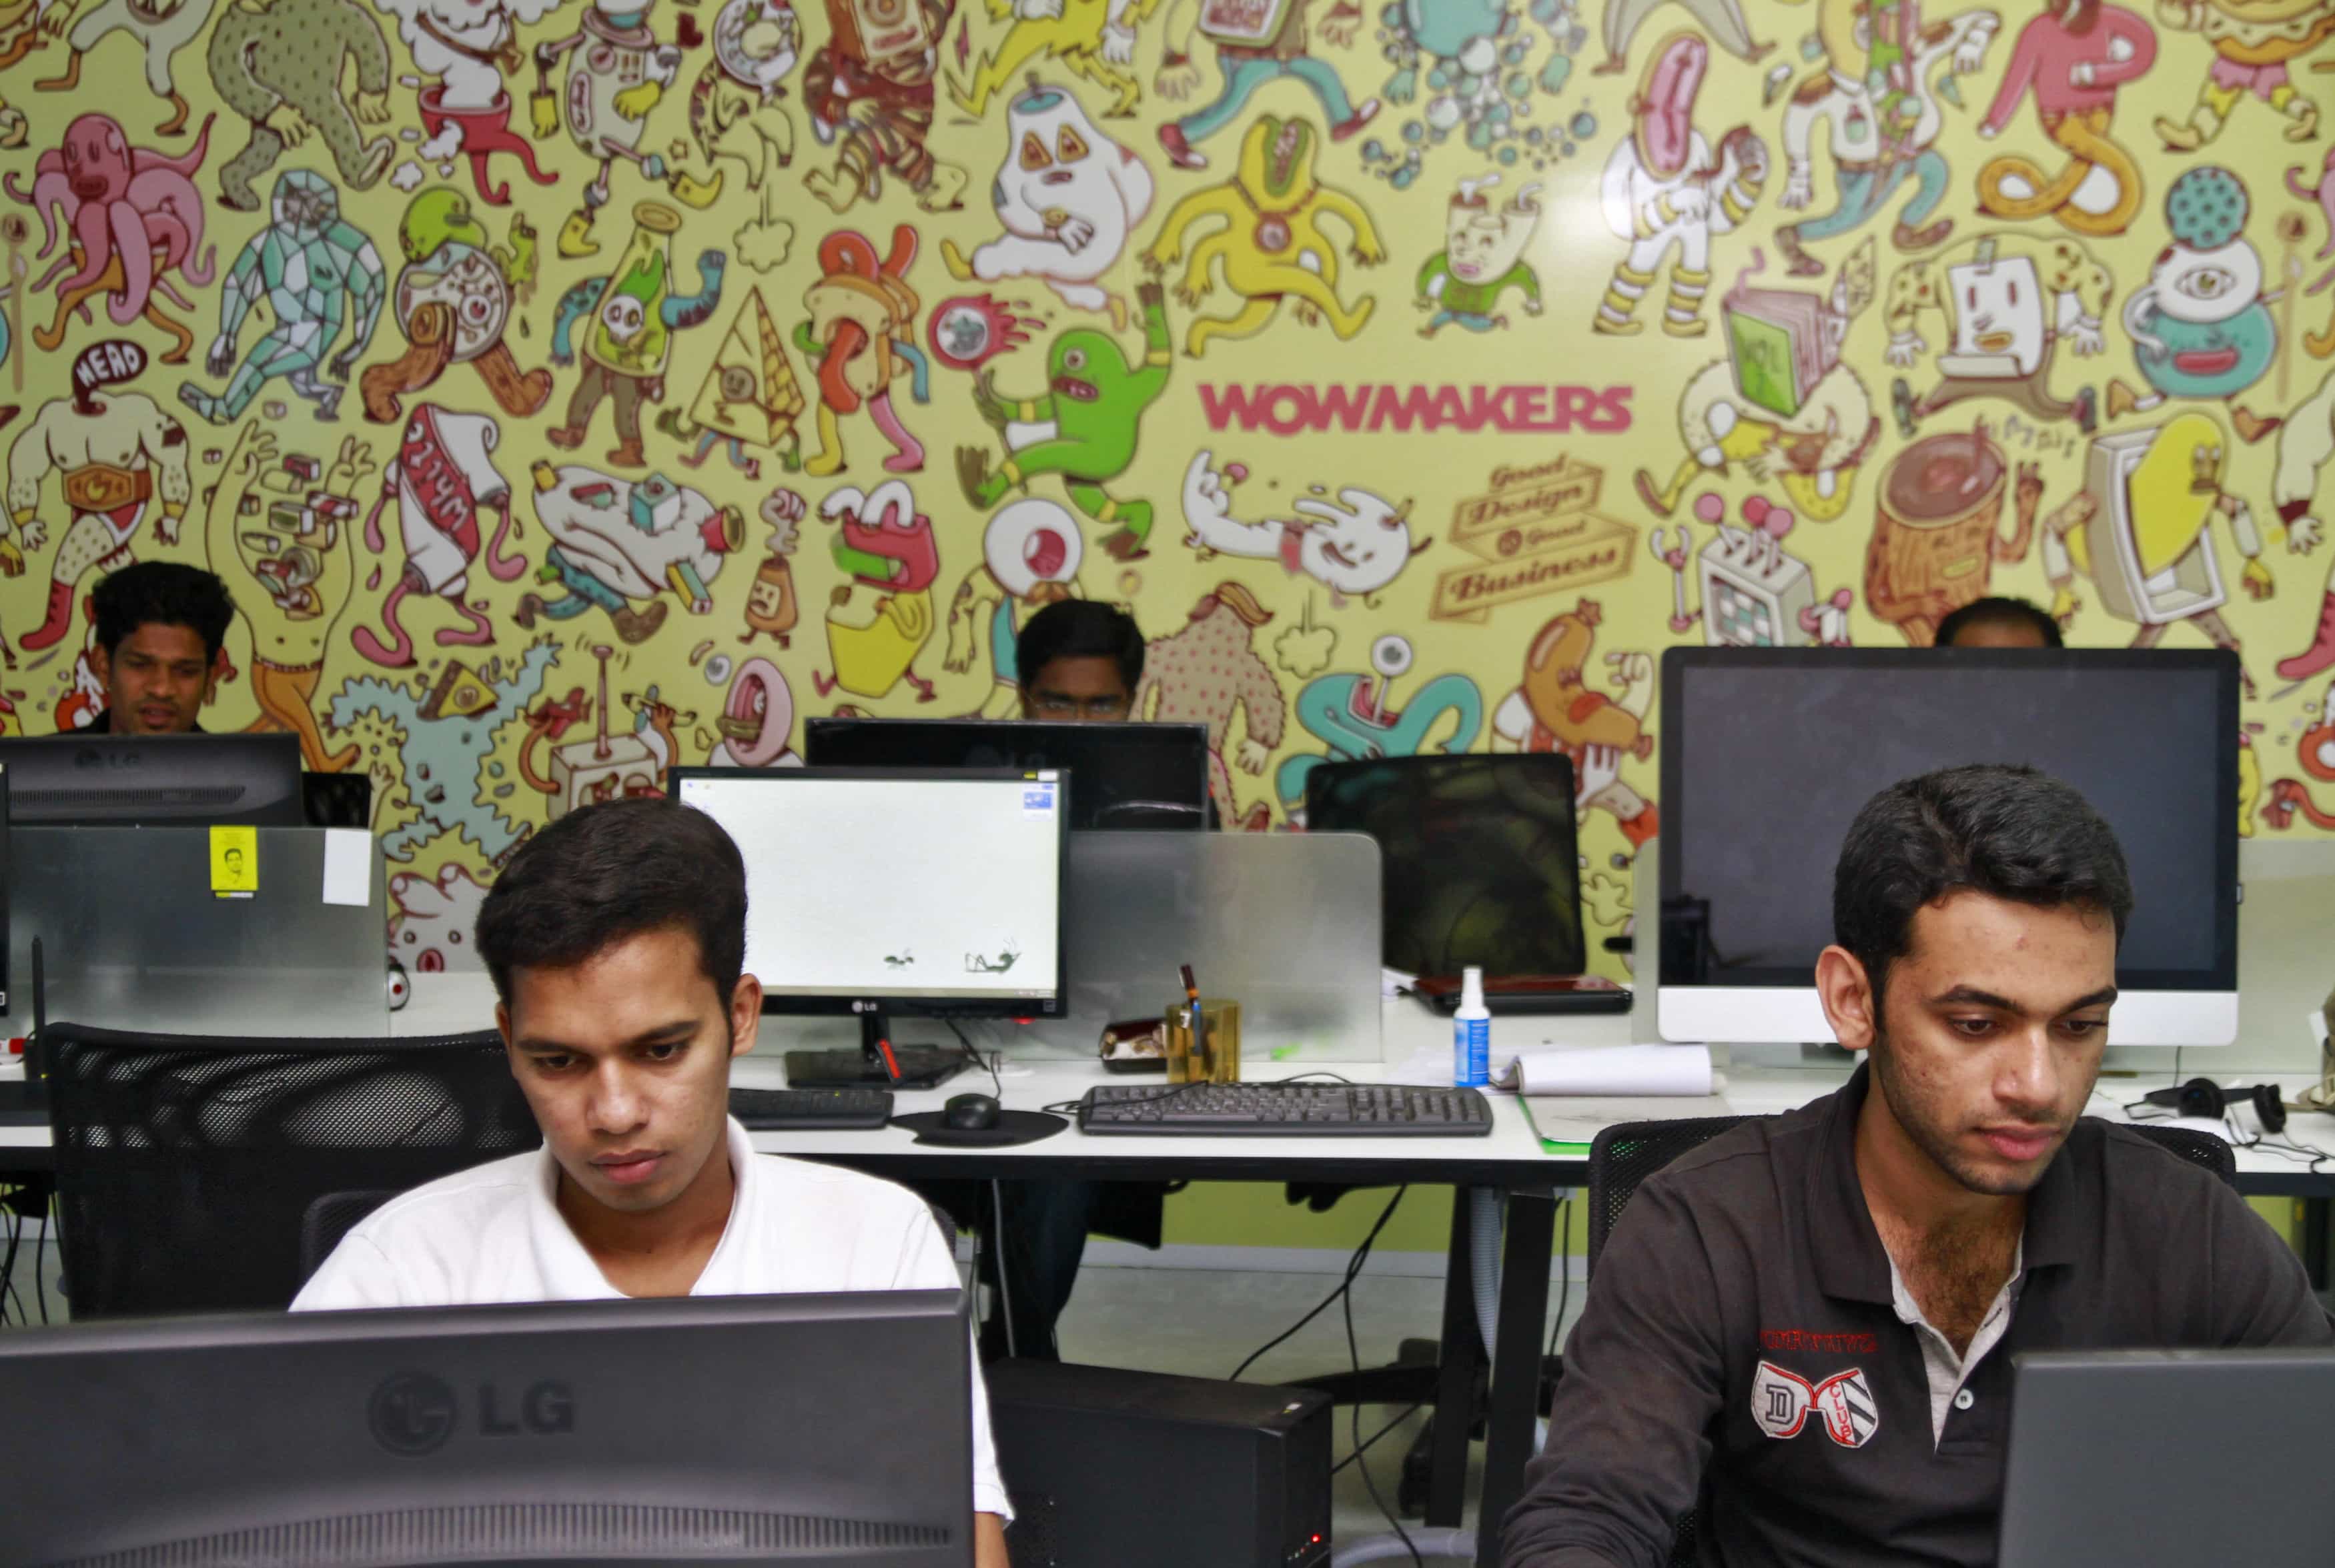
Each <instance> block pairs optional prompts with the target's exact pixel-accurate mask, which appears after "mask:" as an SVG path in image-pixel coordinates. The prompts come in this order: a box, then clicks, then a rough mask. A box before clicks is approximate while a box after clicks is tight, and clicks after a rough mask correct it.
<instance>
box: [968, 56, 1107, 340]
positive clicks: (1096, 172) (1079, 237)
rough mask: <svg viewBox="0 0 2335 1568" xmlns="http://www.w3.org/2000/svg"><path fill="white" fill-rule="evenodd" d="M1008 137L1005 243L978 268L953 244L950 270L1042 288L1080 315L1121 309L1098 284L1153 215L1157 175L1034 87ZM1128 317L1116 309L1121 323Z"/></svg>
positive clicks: (1002, 174)
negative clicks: (1039, 282)
mask: <svg viewBox="0 0 2335 1568" xmlns="http://www.w3.org/2000/svg"><path fill="white" fill-rule="evenodd" d="M1005 131H1006V137H1007V142H1006V150H1005V162H1004V165H1003V167H1002V168H1001V169H998V171H997V183H996V184H995V185H994V186H993V187H992V188H991V191H990V200H991V203H992V205H993V206H994V207H995V208H996V209H997V220H998V221H999V222H1000V223H1002V224H1003V225H1004V226H1005V235H1004V237H1003V238H1001V239H993V240H991V241H990V242H989V243H988V244H986V245H983V246H980V247H976V248H975V249H974V253H973V257H972V260H971V262H970V264H968V263H967V262H966V261H965V258H964V256H961V255H959V254H958V252H957V250H956V247H954V245H953V244H944V245H943V246H942V248H941V254H942V257H943V259H944V260H945V261H946V262H947V263H948V266H949V270H950V271H951V272H952V273H954V274H955V275H956V276H957V277H958V279H959V280H960V281H971V280H973V279H975V278H978V279H979V280H981V281H982V282H983V283H993V282H995V281H996V280H998V279H999V278H1006V277H1036V278H1042V279H1044V280H1045V281H1046V283H1047V284H1049V285H1051V286H1052V288H1053V290H1054V292H1055V293H1056V294H1059V295H1061V296H1062V298H1063V300H1064V301H1065V302H1067V303H1068V304H1070V305H1074V306H1076V307H1077V308H1078V309H1080V310H1102V309H1104V308H1106V307H1109V306H1113V305H1114V303H1115V302H1114V296H1113V295H1111V294H1110V292H1109V290H1107V289H1105V288H1104V287H1103V286H1101V285H1100V283H1099V282H1098V281H1097V280H1098V279H1100V278H1101V277H1103V276H1105V275H1107V274H1108V273H1109V272H1110V270H1111V269H1112V268H1113V267H1115V266H1118V265H1119V256H1120V254H1121V253H1122V252H1124V251H1125V250H1126V248H1127V243H1128V240H1129V237H1130V236H1132V235H1133V233H1134V232H1135V227H1136V225H1138V223H1140V222H1142V221H1143V218H1144V216H1145V215H1146V214H1147V213H1148V212H1149V211H1150V210H1151V198H1152V195H1153V185H1152V179H1151V170H1149V169H1146V168H1145V167H1144V166H1143V161H1142V160H1140V159H1138V158H1137V157H1136V156H1135V154H1134V152H1133V151H1131V150H1129V149H1128V148H1126V147H1124V146H1122V145H1120V144H1119V142H1116V141H1114V140H1111V139H1110V138H1109V136H1107V135H1105V134H1104V133H1103V132H1102V131H1100V130H1098V129H1096V127H1095V123H1094V121H1091V120H1089V119H1088V118H1087V111H1085V110H1084V109H1082V108H1080V106H1079V101H1078V100H1077V99H1075V98H1073V97H1071V95H1070V93H1069V92H1065V91H1064V90H1062V89H1061V88H1059V87H1048V86H1045V85H1043V84H1033V85H1032V87H1030V88H1029V90H1028V91H1026V92H1023V93H1022V94H1021V95H1020V96H1019V97H1017V98H1015V99H1014V100H1013V102H1012V104H1011V105H1010V106H1009V108H1008V109H1007V111H1006V117H1005ZM1124 312H1125V305H1124V302H1116V308H1114V309H1113V311H1112V314H1113V315H1114V316H1119V315H1124Z"/></svg>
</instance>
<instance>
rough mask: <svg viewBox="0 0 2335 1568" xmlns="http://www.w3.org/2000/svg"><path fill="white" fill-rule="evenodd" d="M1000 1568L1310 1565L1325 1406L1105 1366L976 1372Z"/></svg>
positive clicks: (1326, 1445) (1262, 1386)
mask: <svg viewBox="0 0 2335 1568" xmlns="http://www.w3.org/2000/svg"><path fill="white" fill-rule="evenodd" d="M988 1380H989V1413H990V1424H991V1427H992V1428H993V1430H994V1431H995V1433H996V1437H997V1465H998V1468H999V1470H1000V1471H1001V1472H1003V1476H1004V1480H1005V1490H1006V1493H1007V1495H1009V1496H1010V1497H1011V1498H1012V1502H1013V1512H1014V1520H1013V1524H1012V1526H1011V1527H1010V1528H1009V1529H1008V1530H1007V1531H1006V1534H1005V1540H1006V1544H1007V1546H1008V1547H1009V1549H1010V1550H1011V1552H1012V1558H1013V1565H1014V1568H1196V1565H1197V1564H1201V1563H1205V1564H1206V1565H1207V1568H1320V1565H1321V1564H1324V1563H1328V1562H1329V1561H1330V1442H1331V1418H1330V1399H1329V1396H1327V1395H1326V1394H1321V1393H1317V1392H1315V1391H1313V1389H1284V1388H1276V1387H1274V1386H1273V1385H1272V1384H1269V1383H1226V1382H1219V1381H1216V1379H1210V1378H1176V1377H1168V1376H1166V1375H1164V1374H1161V1373H1157V1372H1130V1371H1123V1370H1119V1369H1118V1368H1115V1367H1081V1366H1068V1365H1061V1364H1057V1363H1054V1362H1051V1361H999V1362H994V1363H993V1364H992V1365H991V1366H990V1367H989V1368H988Z"/></svg>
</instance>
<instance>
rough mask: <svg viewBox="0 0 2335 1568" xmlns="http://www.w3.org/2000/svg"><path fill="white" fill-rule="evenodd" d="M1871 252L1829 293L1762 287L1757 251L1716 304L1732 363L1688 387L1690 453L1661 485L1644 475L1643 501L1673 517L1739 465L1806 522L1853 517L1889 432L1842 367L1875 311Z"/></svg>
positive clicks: (1863, 251) (1683, 407)
mask: <svg viewBox="0 0 2335 1568" xmlns="http://www.w3.org/2000/svg"><path fill="white" fill-rule="evenodd" d="M1873 258H1874V244H1873V240H1872V238H1871V237H1866V239H1865V242H1864V243H1863V244H1861V245H1859V246H1858V247H1856V249H1855V250H1854V251H1853V252H1851V253H1850V255H1849V257H1848V260H1847V261H1846V263H1844V264H1843V265H1842V266H1841V269H1840V272H1839V274H1838V276H1836V277H1835V278H1834V279H1833V286H1832V288H1831V291H1830V292H1829V293H1828V294H1826V295H1813V294H1807V293H1803V292H1801V291H1798V290H1793V289H1771V288H1761V287H1757V286H1753V284H1752V283H1751V278H1752V277H1753V276H1755V275H1756V274H1758V273H1759V271H1760V270H1761V269H1762V267H1763V266H1764V265H1765V258H1764V257H1763V256H1761V255H1760V253H1759V252H1758V251H1756V250H1755V251H1753V252H1752V265H1751V266H1749V267H1747V268H1745V269H1744V270H1743V271H1742V272H1740V273H1739V274H1737V276H1736V279H1735V282H1734V284H1733V285H1732V286H1730V287H1729V289H1728V291H1727V294H1726V295H1725V296H1724V297H1723V298H1722V299H1721V300H1720V319H1721V323H1722V324H1723V325H1724V327H1725V328H1726V332H1727V337H1728V349H1729V353H1728V356H1727V357H1726V358H1725V359H1720V360H1714V361H1712V362H1711V363H1709V364H1707V365H1705V366H1703V367H1702V369H1701V370H1700V371H1698V372H1696V373H1694V374H1693V375H1692V376H1691V377H1689V378H1688V380H1687V383H1686V387H1685V390H1684V391H1683V392H1681V393H1680V395H1679V413H1678V423H1679V437H1680V440H1681V443H1682V444H1683V445H1684V446H1685V448H1686V453H1685V455H1684V456H1683V457H1682V458H1681V459H1680V460H1679V465H1678V467H1677V468H1676V469H1674V470H1673V471H1672V472H1671V477H1670V479H1669V480H1668V481H1667V482H1665V483H1663V484H1662V485H1660V486H1657V485H1656V484H1655V483H1654V479H1653V476H1652V474H1650V473H1648V472H1647V471H1646V470H1645V469H1639V470H1638V471H1637V475H1636V485H1637V491H1638V498H1639V499H1640V500H1642V501H1643V502H1645V504H1646V506H1647V507H1648V508H1651V509H1652V510H1653V511H1654V512H1656V513H1658V514H1660V515H1662V516H1663V517H1668V516H1670V515H1671V512H1672V511H1673V510H1675V509H1676V508H1677V507H1678V504H1679V499H1680V498H1681V496H1683V495H1684V494H1685V493H1686V489H1687V487H1688V486H1689V485H1690V484H1691V483H1693V482H1694V480H1695V479H1697V478H1698V477H1706V478H1720V477H1724V476H1725V475H1726V474H1727V473H1728V471H1729V465H1730V464H1732V463H1738V462H1739V463H1742V464H1743V465H1744V467H1745V468H1746V469H1748V470H1749V472H1750V474H1751V477H1752V478H1753V479H1758V480H1759V481H1760V482H1762V483H1765V482H1767V481H1768V479H1770V478H1771V477H1772V478H1773V479H1775V480H1776V481H1777V482H1778V483H1779V484H1780V485H1782V487H1783V489H1784V492H1785V494H1786V496H1787V497H1788V498H1789V499H1790V500H1791V503H1792V505H1793V507H1794V508H1797V511H1798V513H1799V515H1800V516H1802V517H1805V518H1808V519H1810V520H1811V521H1814V522H1819V523H1827V522H1831V521H1832V520H1833V519H1834V518H1838V517H1839V516H1841V515H1842V514H1843V513H1844V512H1846V511H1847V509H1848V504H1849V498H1850V496H1851V494H1852V493H1853V491H1854V489H1855V483H1856V474H1857V469H1859V467H1860V466H1862V464H1863V463H1864V460H1865V455H1866V454H1867V453H1868V452H1870V451H1871V450H1873V444H1874V442H1875V440H1878V439H1879V437H1880V434H1881V421H1880V417H1879V416H1878V415H1876V414H1875V412H1874V411H1873V399H1872V396H1871V394H1870V393H1868V392H1866V391H1865V382H1863V380H1861V379H1860V378H1859V377H1858V375H1857V373H1856V372H1855V370H1854V369H1853V368H1851V367H1850V366H1849V365H1847V364H1846V363H1842V361H1841V357H1840V352H1841V347H1842V344H1845V343H1846V340H1847V337H1848V328H1849V324H1850V323H1851V322H1853V321H1855V318H1856V317H1857V316H1858V315H1861V314H1862V313H1863V312H1864V310H1865V307H1866V306H1867V305H1870V304H1871V303H1872V302H1873V295H1874V292H1875V277H1874V259H1873Z"/></svg>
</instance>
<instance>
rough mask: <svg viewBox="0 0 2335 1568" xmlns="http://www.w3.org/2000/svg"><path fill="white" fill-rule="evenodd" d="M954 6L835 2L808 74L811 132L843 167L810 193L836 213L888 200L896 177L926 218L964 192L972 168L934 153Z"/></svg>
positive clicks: (809, 182)
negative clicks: (945, 42)
mask: <svg viewBox="0 0 2335 1568" xmlns="http://www.w3.org/2000/svg"><path fill="white" fill-rule="evenodd" d="M955 13H956V0H827V20H828V42H827V43H826V44H822V45H820V47H819V52H818V53H815V54H813V55H812V56H811V58H810V64H809V66H808V67H806V68H805V70H804V73H803V96H804V100H805V103H806V106H807V107H808V109H809V113H810V128H811V134H813V135H814V136H816V137H818V138H819V140H820V142H821V143H823V144H828V143H832V144H835V145H836V157H835V166H834V167H833V168H832V169H812V170H811V171H810V172H809V174H807V175H805V176H804V177H803V188H804V189H806V190H809V192H810V193H811V194H812V195H813V196H815V197H817V198H819V200H821V201H823V202H825V203H827V205H828V207H829V208H832V209H834V210H835V211H836V212H838V213H841V212H846V211H848V210H849V209H850V207H851V204H852V203H853V202H855V201H858V200H860V199H862V198H865V199H867V200H869V201H874V200H876V199H877V198H879V197H881V196H882V195H883V194H884V179H885V177H886V176H887V175H889V176H890V177H892V178H893V179H897V180H898V181H899V182H900V183H901V184H902V185H903V186H905V187H906V188H907V189H908V192H909V194H910V195H911V196H913V197H914V198H916V206H917V207H918V208H920V209H921V210H923V211H925V212H946V211H948V210H950V209H951V208H954V207H955V206H957V204H958V198H959V197H961V196H963V195H964V187H965V172H964V169H960V168H958V167H957V166H956V165H955V164H954V163H949V162H946V161H945V160H942V159H940V158H939V157H937V156H935V153H934V152H933V150H932V147H931V139H932V131H933V85H934V82H935V79H936V78H937V76H938V74H939V71H940V47H941V40H942V38H943V37H944V36H945V35H946V34H947V33H948V29H949V22H950V19H951V18H952V17H953V16H954V15H955Z"/></svg>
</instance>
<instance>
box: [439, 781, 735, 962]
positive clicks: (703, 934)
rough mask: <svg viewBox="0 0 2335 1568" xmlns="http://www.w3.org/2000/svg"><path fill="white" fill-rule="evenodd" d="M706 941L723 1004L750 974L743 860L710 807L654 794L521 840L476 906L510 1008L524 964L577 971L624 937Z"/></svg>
mask: <svg viewBox="0 0 2335 1568" xmlns="http://www.w3.org/2000/svg"><path fill="white" fill-rule="evenodd" d="M676 927H677V928H679V929H681V930H684V931H687V932H688V933H690V934H692V935H693V936H694V937H696V938H697V963H698V967H699V968H700V969H702V971H704V973H705V978H706V979H707V980H709V981H712V982H713V989H714V990H715V991H717V992H720V993H721V995H722V1002H723V1004H724V1005H725V1006H726V1005H727V1004H728V1002H729V1000H730V993H731V992H733V991H735V990H737V988H738V976H739V975H740V974H741V973H742V972H743V971H744V969H745V967H746V862H745V860H744V858H743V857H741V856H740V855H739V853H738V846H737V845H736V844H734V843H732V841H731V838H730V835H729V834H727V833H725V832H723V831H722V825H721V824H720V823H718V822H716V821H714V820H713V818H711V817H708V816H707V815H706V814H705V813H704V812H702V811H697V810H693V809H692V808H689V807H686V806H683V805H679V804H677V803H675V802H673V801H671V800H666V799H660V798H657V797H653V796H642V797H639V798H637V799H629V800H611V801H608V802H606V803H605V804H603V805H598V806H586V807H585V808H583V809H582V810H580V811H577V812H576V813H574V814H573V815H571V816H567V817H563V818H560V819H559V820H558V821H557V822H554V823H553V824H551V826H549V827H548V828H545V829H544V830H543V831H542V832H540V833H538V834H537V835H536V836H535V837H532V838H530V839H528V841H527V843H526V844H524V845H522V846H521V847H520V848H519V851H518V854H516V855H514V856H512V857H511V860H510V864H509V866H506V867H504V868H503V873H502V875H501V876H498V877H497V878H496V879H495V885H494V886H492V887H491V888H489V889H488V891H487V897H486V902H485V903H484V904H483V905H481V906H480V910H479V925H478V931H477V933H476V935H475V940H476V941H477V943H478V947H479V957H480V959H481V960H482V961H484V963H486V966H487V973H489V974H490V975H492V976H493V977H494V982H495V994H496V995H497V996H499V997H500V998H501V999H502V1001H503V1002H504V1004H505V1005H506V1006H508V1005H509V1002H510V999H511V972H512V971H513V970H516V969H569V968H573V967H575V966H576V964H579V963H585V962H586V961H587V960H589V959H590V958H592V957H594V956H595V955H596V954H597V953H603V952H606V950H607V949H608V948H609V947H611V946H613V945H614V944H616V943H619V942H622V941H624V940H625V938H627V937H631V936H638V935H641V934H644V933H645V932H651V931H664V930H667V929H669V928H676Z"/></svg>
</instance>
